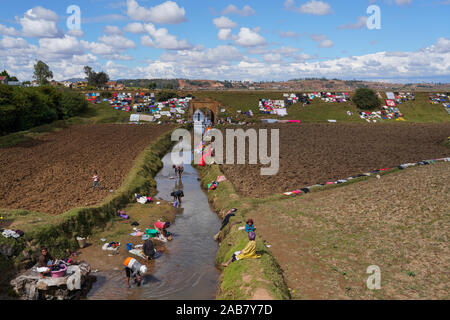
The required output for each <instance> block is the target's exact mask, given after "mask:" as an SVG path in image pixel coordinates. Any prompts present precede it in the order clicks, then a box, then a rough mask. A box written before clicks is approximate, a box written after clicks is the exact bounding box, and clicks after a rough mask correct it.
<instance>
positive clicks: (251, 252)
mask: <svg viewBox="0 0 450 320" xmlns="http://www.w3.org/2000/svg"><path fill="white" fill-rule="evenodd" d="M255 239H256V233H254V232H253V231H250V232H249V233H248V240H249V242H248V243H247V245H246V246H245V248H244V249H242V251H236V252H235V253H234V254H233V256H232V257H231V258H230V260H228V261H227V262H226V263H223V264H222V267H224V268H226V267H228V266H229V265H230V263H232V262H234V261H237V260H243V259H259V258H260V257H261V256H260V255H257V254H256V241H255Z"/></svg>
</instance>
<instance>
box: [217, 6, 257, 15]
mask: <svg viewBox="0 0 450 320" xmlns="http://www.w3.org/2000/svg"><path fill="white" fill-rule="evenodd" d="M255 13H256V12H255V10H253V9H252V7H250V6H249V5H246V6H244V7H243V8H242V9H241V10H239V9H238V8H237V7H236V6H235V5H232V4H230V5H229V6H228V7H226V8H225V9H223V11H222V14H223V15H226V14H237V15H240V16H244V17H248V16H252V15H254V14H255Z"/></svg>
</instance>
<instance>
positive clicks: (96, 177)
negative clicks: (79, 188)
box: [92, 171, 102, 191]
mask: <svg viewBox="0 0 450 320" xmlns="http://www.w3.org/2000/svg"><path fill="white" fill-rule="evenodd" d="M92 179H94V184H93V185H92V191H94V190H95V187H97V188H99V189H100V190H101V189H102V187H101V186H100V183H99V179H98V174H97V171H94V176H93V177H92Z"/></svg>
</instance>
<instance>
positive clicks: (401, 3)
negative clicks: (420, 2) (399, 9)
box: [395, 0, 412, 6]
mask: <svg viewBox="0 0 450 320" xmlns="http://www.w3.org/2000/svg"><path fill="white" fill-rule="evenodd" d="M411 1H412V0H395V3H396V4H398V5H399V6H404V5H407V4H411Z"/></svg>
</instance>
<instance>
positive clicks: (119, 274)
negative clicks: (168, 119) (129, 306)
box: [87, 154, 221, 300]
mask: <svg viewBox="0 0 450 320" xmlns="http://www.w3.org/2000/svg"><path fill="white" fill-rule="evenodd" d="M163 163H164V168H163V169H162V170H161V171H160V172H159V173H158V175H157V176H156V178H155V180H156V183H157V187H158V191H159V194H158V195H157V196H156V198H160V199H164V200H170V201H172V200H173V198H172V197H170V193H172V191H174V190H177V189H181V190H183V191H184V195H185V197H184V198H183V203H182V205H181V208H180V209H177V210H178V212H177V213H178V214H177V217H176V221H175V223H174V224H173V225H172V226H171V227H170V228H169V231H170V232H172V233H173V234H174V237H173V241H170V242H168V243H166V248H167V253H164V254H163V255H161V257H159V258H157V259H155V260H154V263H155V268H154V270H155V271H154V272H153V273H152V274H151V275H147V276H146V277H145V278H144V283H143V285H142V286H141V287H136V286H132V287H131V288H130V289H127V288H126V286H125V278H124V276H125V275H124V271H123V270H121V269H119V270H115V271H110V272H101V273H97V274H96V276H97V281H96V283H94V285H93V288H92V289H91V291H90V293H89V295H88V297H87V298H88V299H111V300H112V299H121V300H122V299H133V300H149V299H150V300H155V299H161V300H197V299H205V300H209V299H214V298H215V294H216V289H217V282H218V278H219V271H218V270H217V269H216V267H215V258H216V253H217V248H218V246H217V243H216V242H215V241H214V240H213V237H214V235H215V234H216V233H217V232H218V230H219V229H220V224H221V222H220V220H219V218H218V217H217V215H216V214H215V213H214V212H213V211H211V208H210V206H209V203H208V199H207V197H206V194H205V193H204V192H203V190H202V189H201V187H200V182H199V181H198V180H197V179H198V177H199V176H198V173H197V171H196V170H195V169H194V168H193V167H192V166H190V165H185V166H184V167H185V171H184V174H183V177H182V180H181V181H180V180H178V179H173V180H172V179H170V177H173V176H174V170H173V168H172V162H171V155H170V154H168V155H166V156H165V157H164V158H163Z"/></svg>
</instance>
